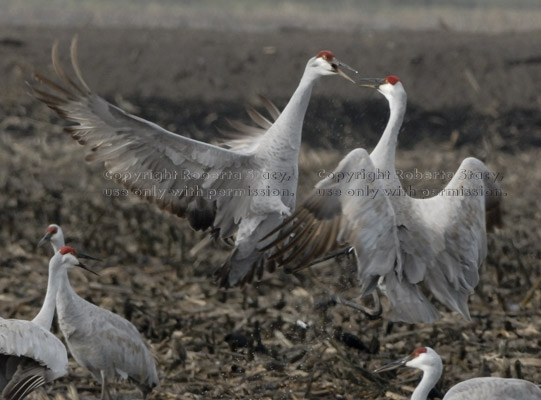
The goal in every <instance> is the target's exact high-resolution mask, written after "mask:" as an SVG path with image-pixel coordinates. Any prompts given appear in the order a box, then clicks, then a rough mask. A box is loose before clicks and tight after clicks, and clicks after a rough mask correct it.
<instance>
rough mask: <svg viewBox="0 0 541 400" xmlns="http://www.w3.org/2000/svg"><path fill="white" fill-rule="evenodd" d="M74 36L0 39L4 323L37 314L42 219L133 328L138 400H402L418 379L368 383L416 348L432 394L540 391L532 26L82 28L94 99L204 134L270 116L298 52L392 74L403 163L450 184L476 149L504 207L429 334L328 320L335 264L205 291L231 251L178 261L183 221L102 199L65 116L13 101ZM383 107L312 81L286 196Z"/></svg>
mask: <svg viewBox="0 0 541 400" xmlns="http://www.w3.org/2000/svg"><path fill="white" fill-rule="evenodd" d="M74 33H76V31H75V30H71V29H67V28H66V29H44V28H6V27H0V74H1V76H2V79H0V93H1V95H0V96H1V97H0V103H1V108H0V116H1V117H0V187H1V188H2V189H3V190H2V191H1V192H0V210H1V213H0V242H1V243H3V246H1V248H0V265H1V268H0V315H1V316H2V317H4V318H21V319H31V318H33V316H34V315H35V314H36V313H37V311H38V310H39V308H40V306H41V303H42V300H43V297H44V294H45V288H46V282H47V278H46V277H47V263H48V259H49V257H50V256H51V249H49V248H45V249H36V244H37V242H38V241H39V239H40V238H41V236H42V235H43V233H44V229H45V228H46V226H47V225H48V224H49V223H58V224H60V225H61V226H62V227H63V229H64V232H65V235H66V237H67V241H68V243H69V244H71V245H73V246H75V247H77V248H82V249H84V251H85V252H86V253H88V254H92V255H95V256H97V257H100V258H102V259H104V261H103V262H102V263H95V264H92V265H91V267H92V268H93V269H95V270H97V271H98V272H99V273H100V277H99V278H98V277H96V276H93V275H90V274H85V273H83V272H79V271H73V272H72V273H71V275H70V276H71V280H72V283H73V285H74V287H75V289H76V291H77V292H78V293H79V294H80V295H81V296H83V297H84V298H86V299H88V300H90V301H92V302H94V303H95V304H98V305H100V306H102V307H104V308H107V309H110V310H112V311H114V312H116V313H118V314H120V315H122V316H124V317H126V318H128V319H129V320H130V321H132V322H133V323H134V324H135V325H136V326H137V327H138V329H139V330H140V331H141V332H142V334H143V335H144V337H145V338H146V339H147V341H148V342H149V343H150V345H151V346H152V349H153V351H154V353H155V355H156V359H157V363H158V368H159V375H160V380H161V386H160V387H159V388H158V389H156V390H155V391H154V392H153V394H152V398H153V399H301V398H309V399H320V398H321V399H348V400H353V399H384V398H393V399H402V398H409V394H410V392H411V388H412V387H413V386H414V385H415V384H416V381H417V379H418V374H417V373H415V372H413V371H409V370H408V371H402V372H400V373H399V374H397V375H395V374H384V375H382V376H375V375H373V374H371V372H370V371H371V370H373V369H374V368H375V367H377V366H379V365H381V364H383V363H385V362H387V361H389V360H391V359H394V358H397V357H400V356H402V355H406V354H407V353H409V352H410V351H411V350H413V349H414V348H415V347H418V346H431V347H434V348H435V349H436V350H437V351H438V352H439V353H440V354H441V355H442V357H443V359H444V363H445V370H444V375H443V377H442V379H441V381H440V383H439V388H440V389H442V390H444V391H445V390H448V389H449V388H450V387H451V386H452V385H453V384H454V383H456V382H458V381H460V380H463V379H466V378H470V377H474V376H486V375H493V376H506V377H508V376H513V377H516V376H521V377H524V378H525V379H529V380H532V381H535V382H538V383H541V359H540V358H539V345H540V344H541V336H540V330H541V319H540V315H541V311H540V306H541V294H540V292H539V289H537V285H539V279H540V278H541V276H540V272H539V267H540V262H539V260H540V259H541V246H540V245H539V243H540V241H541V212H540V209H541V208H540V205H541V204H540V201H541V200H540V199H541V185H540V183H541V163H540V161H539V154H540V153H539V149H540V147H541V113H540V112H539V109H540V106H541V94H540V91H539V82H541V54H540V53H539V45H538V44H539V41H540V39H541V32H533V33H516V34H513V33H507V34H491V35H488V34H472V33H456V32H449V31H445V30H442V31H435V32H409V31H408V32H391V31H389V32H380V33H377V34H374V33H370V32H349V33H346V32H340V33H333V32H329V31H325V32H305V31H301V30H291V31H290V30H282V31H279V32H272V33H250V34H246V33H240V32H236V33H235V32H219V33H217V32H209V31H203V30H201V31H198V30H180V29H178V30H159V29H152V30H137V29H116V30H115V29H102V30H98V29H94V28H85V29H82V30H81V31H80V32H78V33H79V51H80V63H81V66H82V69H83V73H84V75H85V78H86V80H87V82H88V83H89V84H90V86H91V87H92V88H93V89H94V90H95V91H96V92H97V93H99V94H100V95H102V96H104V97H105V98H107V99H108V100H111V101H113V102H115V103H116V104H118V105H120V106H121V107H123V108H126V109H128V111H130V112H132V113H135V114H137V115H139V116H142V117H144V118H147V119H149V120H152V121H154V122H156V123H158V124H160V125H162V126H164V127H166V128H167V129H170V130H172V131H176V132H178V133H181V134H184V135H188V136H191V137H194V138H197V139H201V140H207V141H210V140H213V138H215V137H216V136H217V129H216V128H217V127H226V126H227V123H226V119H227V118H229V119H242V120H246V119H247V118H246V114H245V113H244V111H243V108H244V105H245V104H247V103H250V102H253V101H256V99H257V95H258V94H262V95H265V96H267V97H269V98H270V99H271V100H273V101H274V102H276V104H278V105H279V106H280V108H282V107H283V106H284V105H285V104H286V102H287V99H288V98H289V96H290V95H291V93H292V92H293V90H294V89H295V87H296V85H297V83H298V80H299V79H300V76H301V74H302V71H303V69H304V65H305V63H306V61H307V60H308V58H309V57H311V56H312V55H314V54H316V53H317V52H318V51H319V50H322V49H330V50H333V51H334V52H335V54H336V56H337V57H338V58H339V59H341V60H343V61H344V62H346V63H348V64H349V65H351V66H353V67H355V68H357V69H358V70H359V71H360V75H361V76H370V77H384V76H385V75H388V74H394V75H398V76H399V77H401V78H402V80H403V82H404V86H405V88H406V90H407V92H408V98H409V105H408V113H407V116H406V120H405V123H404V127H403V129H402V131H401V134H400V137H399V148H398V152H397V157H398V159H397V165H398V167H399V168H400V169H401V170H403V171H405V172H414V171H416V170H418V171H441V170H443V171H446V172H454V171H455V170H456V169H457V168H458V166H459V164H460V162H461V160H462V159H463V158H465V157H467V156H470V155H472V156H476V157H478V158H480V159H481V160H483V161H485V162H486V163H487V164H488V165H489V167H490V168H492V169H493V170H494V171H497V172H499V173H501V174H503V180H502V182H501V185H502V187H503V189H504V191H505V192H506V194H507V195H506V197H505V199H504V209H505V215H504V224H505V227H504V228H503V229H501V230H499V231H497V232H495V233H493V234H491V235H490V236H489V241H488V249H489V255H488V257H487V261H486V263H485V265H484V266H483V268H482V270H481V283H480V285H479V286H478V288H477V289H476V292H475V294H473V295H472V296H471V300H470V310H471V314H472V321H465V320H463V319H461V318H460V317H459V316H458V315H457V314H454V313H449V312H446V310H445V309H444V308H443V307H440V310H441V311H442V319H441V320H440V321H438V322H437V323H435V324H432V325H429V324H418V325H407V324H400V323H395V324H390V323H388V322H387V321H385V320H368V319H367V318H365V317H364V316H363V315H360V314H358V313H356V312H353V311H351V310H350V309H346V308H342V307H335V308H330V309H328V310H327V311H317V310H315V309H314V303H315V302H316V301H317V299H318V297H319V296H321V295H323V294H324V293H325V288H326V287H328V286H327V285H328V281H329V275H332V272H333V271H339V270H340V267H339V265H338V264H335V263H334V262H329V263H327V264H325V265H320V266H319V268H317V269H315V270H314V271H312V272H306V273H303V274H302V275H296V276H291V275H285V274H282V273H281V272H278V273H275V274H273V275H268V274H267V275H266V276H265V277H264V279H263V280H262V281H261V282H259V283H257V284H255V285H253V286H249V287H246V288H244V289H234V290H229V291H223V290H219V289H217V287H216V286H215V285H214V284H213V280H212V273H213V271H214V269H215V268H216V267H218V266H219V265H220V262H221V260H223V259H224V258H225V255H226V252H225V251H224V250H221V249H218V248H210V249H209V250H208V251H206V252H204V254H200V255H198V256H191V255H190V253H189V251H190V249H191V247H192V246H193V245H194V244H195V243H197V242H198V240H199V239H201V238H202V235H201V234H199V233H195V232H192V231H191V230H190V229H189V227H188V224H187V223H186V222H185V221H182V220H180V219H177V218H173V217H170V216H168V215H166V214H164V213H162V212H159V211H157V210H156V209H155V208H154V207H152V206H151V205H147V204H146V203H143V202H141V201H139V200H137V199H135V198H134V197H132V196H128V197H122V198H120V197H113V196H106V195H104V189H108V188H115V187H117V186H115V184H114V183H112V182H111V181H108V180H107V179H106V178H105V177H104V176H103V167H102V166H101V165H88V164H86V163H85V162H84V152H83V149H82V148H81V147H80V146H78V145H77V144H76V143H75V142H73V141H72V140H71V139H70V138H69V137H68V136H66V135H64V134H63V133H62V125H63V124H62V122H60V121H59V120H58V119H57V118H56V117H55V116H54V114H53V112H52V111H51V110H49V109H47V108H46V107H45V106H43V105H41V104H39V103H38V102H37V101H36V100H34V99H33V98H32V97H31V96H30V95H28V94H27V92H28V89H27V87H26V85H25V81H26V80H29V79H31V74H32V72H33V71H40V72H41V73H44V74H46V75H48V76H50V77H52V76H53V72H52V67H51V63H50V48H51V45H52V43H53V41H54V40H55V39H59V40H60V51H61V55H62V58H63V59H66V58H67V54H68V51H69V40H70V38H71V37H72V35H73V34H74ZM387 113H388V111H387V105H386V101H385V100H384V99H383V97H382V96H381V95H379V94H378V93H376V92H375V91H372V90H369V89H364V88H359V87H357V86H355V85H352V84H349V83H348V82H346V81H345V80H340V79H338V78H332V79H325V80H322V81H321V82H319V83H318V85H317V87H316V89H315V90H314V93H313V97H312V101H311V104H310V107H309V110H308V113H307V116H306V121H305V129H304V134H303V140H304V146H305V147H304V151H305V154H306V157H305V158H304V160H305V161H304V163H303V165H301V170H302V176H301V178H302V180H301V182H302V187H301V189H300V192H299V193H300V196H299V197H300V198H301V199H302V197H303V196H302V194H303V193H306V192H307V188H309V187H310V186H311V185H312V184H313V183H314V182H315V181H316V180H317V174H316V171H318V170H319V169H320V168H332V167H333V166H334V165H336V162H337V160H339V158H340V155H341V154H344V153H345V152H346V151H347V150H349V149H352V148H354V147H366V148H367V149H369V150H370V149H372V147H373V146H374V144H375V143H376V141H377V139H378V137H379V135H380V134H381V132H382V131H383V128H384V126H385V123H386V118H387ZM404 184H405V185H412V187H413V188H416V189H418V190H419V189H422V188H429V187H430V188H434V187H437V188H440V187H443V186H444V184H445V181H443V180H442V181H440V180H438V181H434V180H433V181H426V180H419V179H415V177H414V178H413V179H411V180H410V181H405V182H404ZM337 273H338V272H335V274H337ZM536 289H537V290H536ZM297 320H301V321H303V322H304V323H306V324H307V325H308V327H307V328H306V329H305V328H302V327H301V326H300V325H299V324H297V322H296V321H297ZM54 331H55V333H57V334H59V332H58V329H57V328H56V324H55V327H54ZM344 333H345V334H344ZM348 335H354V336H355V338H356V340H353V339H351V337H350V336H348ZM232 338H233V339H232ZM346 338H350V339H349V340H346ZM70 386H71V387H70ZM115 390H116V392H117V395H118V398H119V399H135V398H139V396H140V395H139V393H138V392H137V391H135V388H134V386H132V385H129V384H128V383H126V382H123V383H122V382H121V383H119V384H116V385H115ZM70 391H71V392H70ZM74 392H77V393H78V397H77V396H76V395H75V394H74ZM70 393H71V394H70ZM47 396H48V397H47ZM401 396H402V397H401ZM96 397H99V385H98V384H97V383H96V382H94V381H93V380H92V379H91V377H90V375H89V374H88V373H87V372H86V371H85V370H83V369H82V368H80V367H78V366H77V365H76V364H75V362H73V361H71V362H70V374H69V376H67V377H64V378H62V379H60V380H58V381H56V382H55V383H54V385H49V386H47V387H46V389H45V390H44V391H42V392H40V393H37V394H36V395H34V398H42V399H44V398H54V399H73V400H75V399H76V398H79V399H81V400H85V399H93V398H96Z"/></svg>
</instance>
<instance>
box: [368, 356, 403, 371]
mask: <svg viewBox="0 0 541 400" xmlns="http://www.w3.org/2000/svg"><path fill="white" fill-rule="evenodd" d="M410 360H411V355H409V356H407V357H404V358H401V359H400V360H396V361H391V362H390V363H388V364H385V365H384V366H382V367H379V368H376V369H375V370H374V371H373V372H374V373H375V374H379V373H380V372H385V371H391V370H393V369H397V368H400V367H403V366H404V365H406V363H407V362H408V361H410Z"/></svg>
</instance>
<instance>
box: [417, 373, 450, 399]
mask: <svg viewBox="0 0 541 400" xmlns="http://www.w3.org/2000/svg"><path fill="white" fill-rule="evenodd" d="M442 369H443V367H442V366H441V364H440V365H439V366H432V367H430V368H426V369H423V371H424V372H423V378H422V379H421V382H419V384H418V385H417V387H416V388H415V390H414V391H413V394H412V396H411V400H427V399H428V394H429V393H430V391H431V390H432V388H433V387H434V386H436V383H438V381H439V380H440V377H441V373H442Z"/></svg>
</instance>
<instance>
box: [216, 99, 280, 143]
mask: <svg viewBox="0 0 541 400" xmlns="http://www.w3.org/2000/svg"><path fill="white" fill-rule="evenodd" d="M259 99H260V100H261V102H262V103H263V106H264V107H265V109H266V110H267V112H268V113H269V115H270V116H271V118H272V121H271V120H269V119H268V118H266V117H265V116H264V115H262V114H261V113H260V112H259V111H257V110H256V109H255V108H253V107H251V106H248V107H246V112H247V113H248V116H249V117H250V119H251V120H252V122H253V123H254V124H255V125H247V124H245V123H244V122H241V121H235V120H228V122H229V125H231V128H233V130H232V131H231V130H220V132H221V133H222V135H223V136H224V138H225V140H224V141H223V142H222V143H221V145H222V146H223V147H225V148H228V149H231V150H233V151H238V152H242V153H252V152H254V151H255V149H256V148H257V146H259V143H260V140H261V138H262V137H263V135H265V133H267V131H268V130H269V128H270V127H271V126H272V124H273V123H274V122H275V121H276V120H277V119H278V117H279V116H280V110H278V107H276V106H275V105H274V103H273V102H272V101H270V100H269V99H267V98H266V97H264V96H259Z"/></svg>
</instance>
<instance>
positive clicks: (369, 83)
mask: <svg viewBox="0 0 541 400" xmlns="http://www.w3.org/2000/svg"><path fill="white" fill-rule="evenodd" d="M357 83H358V84H359V86H363V87H369V88H374V89H377V88H378V87H380V86H381V85H383V84H384V83H385V79H384V78H361V79H359V80H358V81H357Z"/></svg>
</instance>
